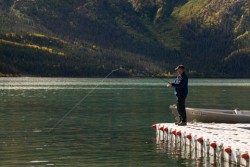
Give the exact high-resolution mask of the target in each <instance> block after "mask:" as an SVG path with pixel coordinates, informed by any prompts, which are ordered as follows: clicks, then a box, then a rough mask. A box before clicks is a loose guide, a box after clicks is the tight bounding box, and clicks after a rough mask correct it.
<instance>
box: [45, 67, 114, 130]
mask: <svg viewBox="0 0 250 167" xmlns="http://www.w3.org/2000/svg"><path fill="white" fill-rule="evenodd" d="M118 70H119V69H115V70H112V71H111V72H110V73H109V74H108V75H106V76H105V77H104V78H103V79H102V80H101V81H100V82H99V83H98V84H97V85H96V86H95V87H94V88H93V89H92V90H91V91H89V93H88V94H86V95H85V96H84V97H83V98H82V99H81V100H80V101H79V102H77V103H76V104H75V105H74V106H73V107H72V108H71V109H70V110H69V111H68V112H67V113H65V114H64V116H63V117H62V118H61V119H60V120H59V121H58V122H57V123H56V124H55V125H54V126H53V127H52V128H51V129H50V130H49V133H50V132H51V131H53V130H54V129H55V128H56V127H57V126H58V125H60V124H61V123H62V122H63V120H64V119H65V118H66V117H67V116H68V115H69V114H70V113H71V112H72V111H74V110H75V109H76V107H78V106H79V105H80V104H81V103H82V102H83V101H84V100H85V99H86V98H87V97H88V96H89V95H91V94H92V93H93V92H94V91H95V90H96V89H97V88H98V87H99V86H100V85H101V84H102V83H103V81H104V80H105V79H107V78H108V77H109V76H110V75H111V74H112V73H113V72H115V71H118Z"/></svg>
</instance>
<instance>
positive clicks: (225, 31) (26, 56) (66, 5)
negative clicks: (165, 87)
mask: <svg viewBox="0 0 250 167" xmlns="http://www.w3.org/2000/svg"><path fill="white" fill-rule="evenodd" d="M0 23H1V24H0V75H3V76H5V75H25V76H66V77H97V76H105V75H107V74H108V73H109V72H110V71H111V70H113V69H117V68H119V69H120V70H119V71H118V72H116V73H114V76H116V77H131V76H167V75H169V74H170V75H171V74H172V73H173V72H174V71H173V68H174V67H175V66H176V65H178V64H185V65H186V66H187V67H188V68H187V70H188V73H189V75H190V76H193V77H250V67H249V63H250V35H249V31H250V24H249V23H250V16H249V2H248V1H247V0H179V1H176V0H122V1H117V0H81V1H79V0H53V1H49V0H47V1H46V0H45V1H39V0H0Z"/></svg>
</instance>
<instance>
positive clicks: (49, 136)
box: [0, 78, 250, 167]
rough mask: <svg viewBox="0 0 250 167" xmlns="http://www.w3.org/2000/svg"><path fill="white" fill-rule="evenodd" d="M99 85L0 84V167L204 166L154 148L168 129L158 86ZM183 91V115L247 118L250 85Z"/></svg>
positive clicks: (216, 82)
mask: <svg viewBox="0 0 250 167" xmlns="http://www.w3.org/2000/svg"><path fill="white" fill-rule="evenodd" d="M101 80H102V79H72V78H71V79H70V78H0V98H1V101H0V166H11V167H12V166H96V167H98V166H149V167H154V166H157V167H160V166H169V167H175V166H176V167H182V166H183V167H189V166H209V164H207V163H205V161H206V160H199V162H198V160H197V159H195V158H187V157H185V156H183V155H182V154H181V153H176V151H175V150H174V148H167V149H165V150H162V149H161V150H160V149H159V147H158V146H157V145H156V144H155V143H154V137H155V132H154V131H153V130H152V129H151V125H152V124H154V123H159V122H173V121H174V117H173V115H172V114H171V112H170V110H169V108H168V107H169V105H170V104H174V103H175V96H174V94H173V89H171V88H167V87H166V85H165V83H164V81H163V80H161V79H107V80H104V82H101ZM189 85H190V87H189V97H188V99H187V106H189V107H201V108H222V109H234V108H240V109H246V110H250V103H249V94H250V80H249V79H190V84H189ZM95 88H96V89H95ZM55 126H56V127H55ZM53 127H54V128H53Z"/></svg>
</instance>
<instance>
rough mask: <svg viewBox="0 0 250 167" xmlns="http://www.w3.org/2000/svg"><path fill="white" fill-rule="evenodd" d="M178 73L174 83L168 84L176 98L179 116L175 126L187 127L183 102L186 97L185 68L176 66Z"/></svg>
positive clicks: (186, 78) (186, 80)
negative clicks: (172, 88)
mask: <svg viewBox="0 0 250 167" xmlns="http://www.w3.org/2000/svg"><path fill="white" fill-rule="evenodd" d="M175 71H176V72H177V73H178V76H177V78H176V79H175V81H174V82H172V83H168V86H169V87H174V88H175V95H176V97H177V111H178V114H179V121H178V122H176V123H175V124H176V125H178V126H186V125H187V116H186V108H185V100H186V97H187V95H188V77H187V75H186V73H185V67H184V66H183V65H178V66H177V67H176V68H175Z"/></svg>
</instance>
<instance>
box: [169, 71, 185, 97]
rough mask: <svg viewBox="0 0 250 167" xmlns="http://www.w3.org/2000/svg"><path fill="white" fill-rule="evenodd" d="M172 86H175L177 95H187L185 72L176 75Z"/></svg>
mask: <svg viewBox="0 0 250 167" xmlns="http://www.w3.org/2000/svg"><path fill="white" fill-rule="evenodd" d="M172 86H173V87H175V95H176V96H177V97H187V95H188V77H187V75H186V73H185V72H183V73H182V74H181V75H178V76H177V78H176V79H175V81H174V83H172Z"/></svg>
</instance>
